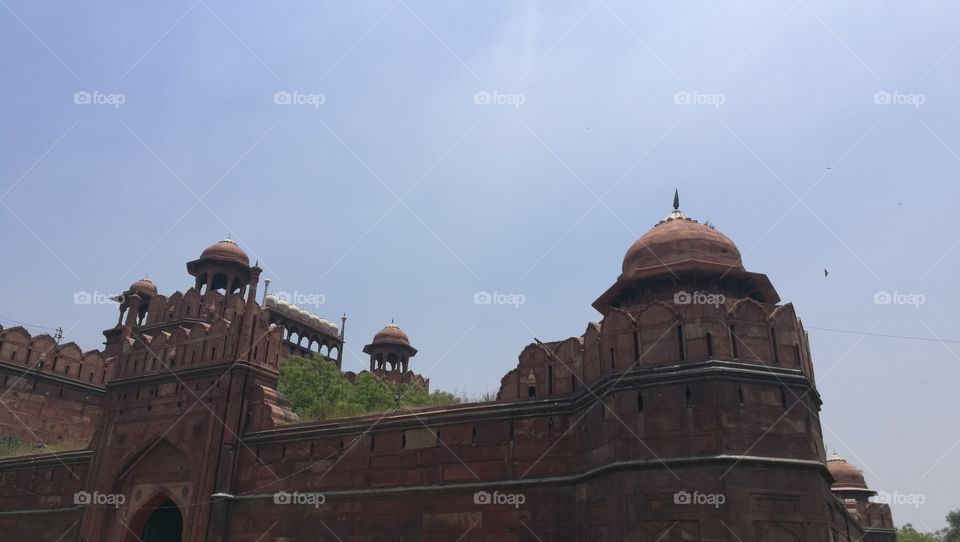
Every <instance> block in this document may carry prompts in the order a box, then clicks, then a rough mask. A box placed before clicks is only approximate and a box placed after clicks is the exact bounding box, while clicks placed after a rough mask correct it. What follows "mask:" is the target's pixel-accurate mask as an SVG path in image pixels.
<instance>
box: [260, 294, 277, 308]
mask: <svg viewBox="0 0 960 542" xmlns="http://www.w3.org/2000/svg"><path fill="white" fill-rule="evenodd" d="M263 303H264V304H265V305H266V306H268V307H276V306H277V296H275V295H273V294H267V295H266V297H264V298H263Z"/></svg>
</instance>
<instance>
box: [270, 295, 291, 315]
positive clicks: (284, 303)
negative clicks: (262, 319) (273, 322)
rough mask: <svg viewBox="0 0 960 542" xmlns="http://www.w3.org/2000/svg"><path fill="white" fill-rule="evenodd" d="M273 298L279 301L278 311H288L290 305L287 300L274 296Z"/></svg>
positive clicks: (277, 304)
mask: <svg viewBox="0 0 960 542" xmlns="http://www.w3.org/2000/svg"><path fill="white" fill-rule="evenodd" d="M268 297H269V296H268ZM273 297H274V299H276V300H277V303H276V306H277V309H279V310H282V311H285V310H287V308H288V307H290V304H289V303H287V300H286V299H284V298H282V297H277V296H273Z"/></svg>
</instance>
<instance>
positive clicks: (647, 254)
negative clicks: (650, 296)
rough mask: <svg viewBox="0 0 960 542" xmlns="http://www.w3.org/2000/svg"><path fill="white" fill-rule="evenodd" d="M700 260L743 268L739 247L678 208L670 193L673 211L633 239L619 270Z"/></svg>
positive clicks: (675, 195) (626, 270) (678, 197)
mask: <svg viewBox="0 0 960 542" xmlns="http://www.w3.org/2000/svg"><path fill="white" fill-rule="evenodd" d="M685 261H700V262H707V263H713V264H719V265H723V266H728V267H733V268H736V269H743V262H742V261H741V260H740V251H739V250H737V247H736V245H734V244H733V241H731V240H730V239H729V238H728V237H727V236H726V235H724V234H722V233H720V232H718V231H717V230H715V229H713V228H711V227H710V226H707V225H704V224H700V223H699V222H697V221H696V220H694V219H692V218H690V217H688V216H687V215H685V214H683V211H681V210H680V194H679V192H676V191H675V192H674V194H673V211H671V212H670V214H668V215H667V217H666V218H664V219H663V220H661V221H660V222H658V223H657V224H656V225H655V226H654V227H653V228H651V229H650V231H648V232H647V233H645V234H643V236H642V237H640V238H639V239H637V240H636V241H635V242H634V243H633V245H631V246H630V249H629V250H627V254H626V255H625V256H624V257H623V272H624V273H629V272H631V271H636V270H640V269H646V268H650V267H662V266H669V265H673V264H677V263H680V262H685Z"/></svg>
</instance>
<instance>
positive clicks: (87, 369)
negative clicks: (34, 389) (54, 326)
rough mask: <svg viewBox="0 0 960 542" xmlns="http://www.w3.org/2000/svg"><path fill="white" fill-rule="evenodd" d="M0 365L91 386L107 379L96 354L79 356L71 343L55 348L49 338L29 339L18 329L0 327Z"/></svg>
mask: <svg viewBox="0 0 960 542" xmlns="http://www.w3.org/2000/svg"><path fill="white" fill-rule="evenodd" d="M0 363H6V364H9V365H11V366H14V367H18V368H24V369H28V370H29V371H30V372H31V373H39V374H45V375H51V376H57V377H59V378H66V379H69V380H74V381H77V382H80V383H83V384H87V385H92V386H103V384H104V383H105V382H106V380H107V378H108V374H107V369H108V364H107V362H106V361H105V360H104V357H103V354H102V353H101V352H100V351H99V350H89V351H87V352H83V351H81V350H80V347H79V346H77V344H76V343H74V342H68V343H66V344H62V345H58V344H57V341H56V340H55V339H54V338H53V337H51V336H50V335H47V334H41V335H36V336H33V335H31V334H30V332H29V331H27V330H26V329H25V328H23V327H21V326H17V327H12V328H7V329H4V328H3V327H2V326H0Z"/></svg>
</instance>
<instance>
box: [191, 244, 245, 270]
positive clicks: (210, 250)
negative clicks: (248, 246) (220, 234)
mask: <svg viewBox="0 0 960 542" xmlns="http://www.w3.org/2000/svg"><path fill="white" fill-rule="evenodd" d="M200 259H205V260H217V261H222V262H230V263H239V264H242V265H250V258H249V257H247V253H246V252H244V251H243V249H242V248H240V247H239V246H237V244H236V243H235V242H233V239H224V240H223V241H220V242H217V243H214V244H212V245H210V246H208V247H207V248H206V249H204V251H203V253H202V254H200Z"/></svg>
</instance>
